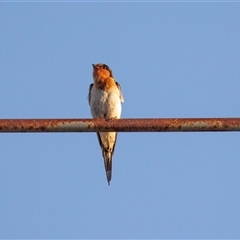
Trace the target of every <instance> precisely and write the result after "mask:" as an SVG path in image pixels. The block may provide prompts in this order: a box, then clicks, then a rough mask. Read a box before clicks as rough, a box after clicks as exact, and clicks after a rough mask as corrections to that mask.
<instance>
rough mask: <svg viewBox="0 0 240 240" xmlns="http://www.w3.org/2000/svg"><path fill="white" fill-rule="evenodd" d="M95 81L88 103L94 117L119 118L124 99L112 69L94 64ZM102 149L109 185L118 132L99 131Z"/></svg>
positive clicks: (98, 135)
mask: <svg viewBox="0 0 240 240" xmlns="http://www.w3.org/2000/svg"><path fill="white" fill-rule="evenodd" d="M92 66H93V74H92V75H93V83H92V84H90V86H89V93H88V103H89V105H90V109H91V114H92V117H93V118H104V119H118V118H120V116H121V112H122V103H123V101H124V99H123V95H122V91H121V87H120V84H119V83H118V82H116V81H115V79H114V77H113V73H112V70H111V69H110V68H109V66H108V65H106V64H103V63H98V64H92ZM97 138H98V142H99V145H100V147H101V150H102V156H103V159H104V166H105V170H106V176H107V181H108V185H110V181H111V178H112V157H113V154H114V149H115V145H116V141H117V132H97Z"/></svg>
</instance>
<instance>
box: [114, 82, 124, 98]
mask: <svg viewBox="0 0 240 240" xmlns="http://www.w3.org/2000/svg"><path fill="white" fill-rule="evenodd" d="M116 85H117V87H118V89H119V92H120V96H119V97H120V100H121V102H122V103H123V102H124V98H123V95H122V90H121V86H120V84H119V83H118V82H116Z"/></svg>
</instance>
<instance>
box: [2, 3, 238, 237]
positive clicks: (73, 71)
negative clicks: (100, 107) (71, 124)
mask: <svg viewBox="0 0 240 240" xmlns="http://www.w3.org/2000/svg"><path fill="white" fill-rule="evenodd" d="M239 26H240V4H239V3H186V2H185V3H116V2H114V3H96V2H95V3H3V2H2V3H0V81H1V86H0V103H1V104H0V118H90V117H91V115H90V110H89V106H88V102H87V94H88V87H89V84H90V83H91V82H92V65H91V64H92V63H99V62H103V63H105V64H108V65H109V66H110V67H111V68H112V70H113V74H114V76H115V78H116V80H117V81H118V82H119V83H120V84H121V87H122V91H123V95H124V98H125V102H124V104H123V113H122V117H123V118H143V117H144V118H147V117H163V118H168V117H240V114H239V112H240V51H239V49H240V31H239ZM239 142H240V135H239V133H236V132H235V133H120V134H119V137H118V142H117V145H116V150H115V155H114V160H113V161H114V162H113V178H112V182H111V186H110V187H109V186H108V184H107V181H106V176H105V171H104V165H103V159H102V156H101V151H100V147H99V145H98V141H97V137H96V134H95V133H55V134H54V133H31V134H30V133H20V134H0V199H1V200H0V238H240V227H239V222H240V207H239V203H240V174H239V172H240V145H239Z"/></svg>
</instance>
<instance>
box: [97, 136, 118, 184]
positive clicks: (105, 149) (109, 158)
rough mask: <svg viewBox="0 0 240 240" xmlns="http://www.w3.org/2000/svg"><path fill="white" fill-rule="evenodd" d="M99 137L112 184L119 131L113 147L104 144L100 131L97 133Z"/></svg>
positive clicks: (107, 173) (108, 179) (107, 174)
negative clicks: (113, 160) (114, 155)
mask: <svg viewBox="0 0 240 240" xmlns="http://www.w3.org/2000/svg"><path fill="white" fill-rule="evenodd" d="M97 137H98V141H99V144H100V147H101V149H102V156H103V159H104V166H105V170H106V176H107V181H108V185H110V181H111V179H112V157H113V153H114V149H115V144H116V140H117V133H116V136H115V143H114V145H113V147H112V148H109V147H106V146H104V144H103V142H102V139H101V137H100V134H99V133H97Z"/></svg>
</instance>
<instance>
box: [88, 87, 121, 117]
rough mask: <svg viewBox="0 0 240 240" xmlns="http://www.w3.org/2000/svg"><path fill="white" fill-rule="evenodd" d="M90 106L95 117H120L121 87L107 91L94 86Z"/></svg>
mask: <svg viewBox="0 0 240 240" xmlns="http://www.w3.org/2000/svg"><path fill="white" fill-rule="evenodd" d="M90 107H91V113H92V116H93V118H120V116H121V111H122V106H121V100H120V92H119V89H118V88H113V89H111V90H110V91H108V92H106V91H103V90H99V89H97V88H95V86H93V87H92V90H91V101H90Z"/></svg>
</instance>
